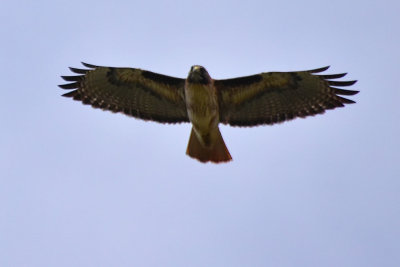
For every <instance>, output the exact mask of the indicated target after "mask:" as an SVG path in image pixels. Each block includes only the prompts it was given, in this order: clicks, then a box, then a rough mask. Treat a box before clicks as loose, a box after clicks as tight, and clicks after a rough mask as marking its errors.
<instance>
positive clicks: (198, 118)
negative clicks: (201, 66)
mask: <svg viewBox="0 0 400 267" xmlns="http://www.w3.org/2000/svg"><path fill="white" fill-rule="evenodd" d="M185 98H186V108H187V111H188V116H189V119H190V121H191V122H192V124H193V127H194V128H195V131H196V132H199V133H208V132H209V131H210V129H213V128H215V127H217V126H218V123H219V111H218V99H217V94H216V91H215V88H214V86H213V84H212V83H210V84H197V83H186V86H185Z"/></svg>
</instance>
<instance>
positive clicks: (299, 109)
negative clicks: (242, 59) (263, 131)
mask: <svg viewBox="0 0 400 267" xmlns="http://www.w3.org/2000/svg"><path fill="white" fill-rule="evenodd" d="M328 68H329V66H328V67H323V68H319V69H314V70H308V71H300V72H268V73H261V74H257V75H252V76H247V77H243V78H240V77H239V78H234V79H227V80H215V81H214V84H215V86H216V88H217V92H218V94H219V101H220V121H221V122H222V123H226V124H230V125H232V126H256V125H261V124H274V123H278V122H283V121H286V120H291V119H294V118H297V117H302V118H304V117H306V116H311V115H315V114H321V113H324V112H325V110H328V109H334V108H336V107H343V106H344V104H351V103H355V102H354V101H353V100H350V99H347V98H344V97H341V96H340V95H344V96H351V95H355V94H357V93H358V91H353V90H346V89H342V88H336V87H332V86H339V87H346V86H351V85H353V84H354V83H355V82H356V81H336V80H334V79H338V78H342V77H344V76H345V75H346V73H340V74H325V75H321V74H316V73H320V72H323V71H325V70H327V69H328ZM244 81H246V82H244Z"/></svg>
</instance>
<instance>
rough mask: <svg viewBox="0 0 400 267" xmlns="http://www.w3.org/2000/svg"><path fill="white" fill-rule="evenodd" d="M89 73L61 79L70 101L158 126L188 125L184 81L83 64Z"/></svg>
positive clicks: (146, 73)
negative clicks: (162, 124) (73, 100)
mask: <svg viewBox="0 0 400 267" xmlns="http://www.w3.org/2000/svg"><path fill="white" fill-rule="evenodd" d="M83 65H84V66H85V67H87V68H88V69H76V68H70V70H71V71H72V72H74V73H77V74H80V75H77V76H62V78H63V79H64V80H66V81H68V82H71V83H68V84H64V85H60V87H61V88H63V89H68V90H70V89H72V91H71V92H68V93H66V94H64V95H63V96H66V97H72V98H73V99H75V100H79V101H82V102H83V103H84V104H89V105H92V107H94V108H101V109H103V110H110V111H113V112H122V113H125V114H126V115H129V116H133V117H136V118H140V119H144V120H153V121H157V122H161V123H179V122H189V118H188V115H187V111H186V105H185V101H184V99H185V98H184V84H185V80H184V79H179V78H174V77H170V76H165V75H161V74H157V73H153V72H150V71H145V70H140V69H134V68H112V67H100V66H95V65H91V64H87V63H83Z"/></svg>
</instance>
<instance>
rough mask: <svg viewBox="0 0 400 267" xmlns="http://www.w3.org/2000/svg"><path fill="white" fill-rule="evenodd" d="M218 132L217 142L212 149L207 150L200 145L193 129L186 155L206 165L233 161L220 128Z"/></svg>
mask: <svg viewBox="0 0 400 267" xmlns="http://www.w3.org/2000/svg"><path fill="white" fill-rule="evenodd" d="M216 130H217V131H218V133H217V134H216V136H217V139H216V140H215V142H214V145H213V146H212V147H210V148H207V147H204V146H203V145H202V144H201V143H200V141H199V139H198V138H197V135H196V133H195V132H194V130H193V128H192V131H191V133H190V138H189V143H188V147H187V150H186V154H187V155H188V156H190V157H192V158H195V159H197V160H199V161H201V162H204V163H205V162H208V161H211V162H214V163H220V162H228V161H231V160H232V157H231V154H230V153H229V151H228V148H227V147H226V145H225V142H224V139H223V138H222V135H221V132H220V131H219V129H218V128H217V129H216Z"/></svg>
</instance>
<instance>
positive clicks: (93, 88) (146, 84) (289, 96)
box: [60, 63, 358, 163]
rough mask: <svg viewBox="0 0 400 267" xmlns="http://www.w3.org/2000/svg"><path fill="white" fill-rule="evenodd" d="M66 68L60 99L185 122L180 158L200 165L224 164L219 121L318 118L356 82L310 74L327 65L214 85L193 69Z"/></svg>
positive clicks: (201, 71) (258, 122)
mask: <svg viewBox="0 0 400 267" xmlns="http://www.w3.org/2000/svg"><path fill="white" fill-rule="evenodd" d="M83 64H84V65H85V66H86V67H88V68H89V69H76V68H70V69H71V71H73V72H75V73H77V74H80V75H78V76H62V77H63V79H64V80H66V81H69V82H71V83H69V84H64V85H60V87H61V88H63V89H74V90H73V91H71V92H68V93H66V94H64V96H66V97H72V98H73V99H75V100H80V101H82V102H83V103H84V104H90V105H92V106H93V107H95V108H101V109H105V110H111V111H113V112H121V113H125V114H127V115H130V116H133V117H136V118H140V119H144V120H153V121H157V122H161V123H180V122H190V123H191V124H192V131H191V134H190V138H189V143H188V147H187V151H186V153H187V154H188V155H189V156H191V157H193V158H196V159H198V160H199V161H201V162H207V161H211V162H215V163H218V162H226V161H230V160H231V159H232V157H231V155H230V153H229V151H228V149H227V148H226V146H225V143H224V140H223V139H222V136H221V133H220V131H219V127H218V125H219V123H224V124H229V125H232V126H256V125H262V124H274V123H278V122H283V121H286V120H291V119H294V118H296V117H306V116H309V115H315V114H321V113H324V111H325V110H327V109H333V108H336V107H343V106H344V104H350V103H354V101H352V100H349V99H346V98H343V97H341V96H339V95H345V96H346V95H347V96H348V95H354V94H356V93H358V91H352V90H344V89H340V88H337V87H336V86H339V87H342V86H350V85H352V84H354V83H355V82H356V81H336V80H335V79H337V78H341V77H343V76H345V75H346V73H341V74H330V75H316V73H320V72H323V71H325V70H326V69H328V67H325V68H320V69H314V70H308V71H300V72H266V73H260V74H256V75H251V76H245V77H239V78H233V79H226V80H215V79H212V78H211V77H210V75H209V74H208V72H207V71H206V69H205V68H204V67H202V66H198V65H195V66H193V67H192V68H191V70H190V72H189V75H188V77H187V79H180V78H175V77H170V76H166V75H162V74H157V73H154V72H150V71H145V70H141V69H134V68H113V67H101V66H95V65H90V64H86V63H83Z"/></svg>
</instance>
